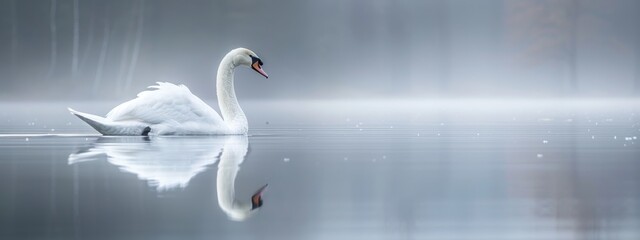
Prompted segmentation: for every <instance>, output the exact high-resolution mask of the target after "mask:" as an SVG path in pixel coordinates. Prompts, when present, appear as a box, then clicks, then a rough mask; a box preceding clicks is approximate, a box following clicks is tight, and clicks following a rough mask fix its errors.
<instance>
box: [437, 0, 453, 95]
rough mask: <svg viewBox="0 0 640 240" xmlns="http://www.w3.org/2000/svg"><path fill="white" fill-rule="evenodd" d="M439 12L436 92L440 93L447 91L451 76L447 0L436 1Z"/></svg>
mask: <svg viewBox="0 0 640 240" xmlns="http://www.w3.org/2000/svg"><path fill="white" fill-rule="evenodd" d="M438 5H439V9H440V13H439V14H438V15H439V16H438V46H439V48H438V56H439V57H440V63H439V64H438V66H439V67H440V70H439V76H438V92H439V94H441V95H444V94H447V93H448V92H449V82H450V78H451V33H450V29H449V28H450V25H449V1H447V0H440V1H439V2H438Z"/></svg>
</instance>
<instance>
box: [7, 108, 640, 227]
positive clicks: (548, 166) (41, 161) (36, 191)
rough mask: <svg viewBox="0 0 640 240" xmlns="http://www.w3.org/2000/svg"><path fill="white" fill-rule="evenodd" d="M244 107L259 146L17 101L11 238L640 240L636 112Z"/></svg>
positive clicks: (11, 113)
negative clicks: (103, 121) (256, 199)
mask: <svg viewBox="0 0 640 240" xmlns="http://www.w3.org/2000/svg"><path fill="white" fill-rule="evenodd" d="M241 103H242V104H243V107H244V110H245V112H246V114H247V116H248V118H249V121H250V134H249V136H247V137H244V136H227V137H224V136H223V137H102V136H99V135H97V134H96V133H95V132H94V131H93V130H92V129H91V128H90V127H88V126H87V125H85V124H84V123H83V122H81V121H80V120H79V119H76V118H75V117H73V116H71V115H69V114H68V112H66V107H67V106H70V107H73V108H75V109H77V110H80V111H86V112H91V113H96V114H101V115H102V114H105V113H106V112H107V111H108V110H109V109H110V107H112V106H114V105H115V103H91V102H89V103H81V104H78V103H0V133H1V134H0V192H1V195H0V238H1V239H640V140H638V137H640V102H639V101H637V100H624V99H621V100H606V101H604V100H557V101H555V100H545V101H524V100H519V101H513V100H447V101H443V100H431V101H391V102H386V101H343V102H340V101H332V102H320V101H318V102H314V101H306V102H284V101H282V102H277V101H274V102H251V101H246V102H241ZM265 184H268V187H267V189H266V191H265V192H264V194H263V205H262V207H261V208H259V209H258V210H248V209H249V208H250V205H251V204H250V203H251V195H252V194H253V193H254V192H255V191H256V190H258V189H259V188H260V187H262V186H264V185H265Z"/></svg>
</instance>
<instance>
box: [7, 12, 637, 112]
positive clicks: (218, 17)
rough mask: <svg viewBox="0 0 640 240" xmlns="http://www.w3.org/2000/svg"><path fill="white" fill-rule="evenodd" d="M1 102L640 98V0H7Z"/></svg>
mask: <svg viewBox="0 0 640 240" xmlns="http://www.w3.org/2000/svg"><path fill="white" fill-rule="evenodd" d="M0 18H1V19H0V73H1V74H0V81H1V85H0V100H5V101H28V100H73V99H83V100H124V99H130V98H133V97H134V96H135V94H136V93H138V92H140V91H141V90H143V89H144V88H145V87H146V86H149V85H152V84H153V83H154V82H156V81H169V82H173V83H180V84H185V85H187V86H188V87H189V88H190V89H191V90H192V92H194V93H195V94H196V95H198V96H201V97H202V98H203V99H213V98H215V92H214V88H215V79H214V78H215V72H216V69H217V66H218V63H219V61H220V60H221V58H222V57H223V56H224V55H225V54H226V53H227V52H228V51H229V50H231V49H233V48H236V47H247V48H250V49H252V50H254V51H255V52H256V53H257V54H258V55H259V56H260V57H261V58H262V59H263V61H264V62H265V65H264V68H265V70H266V72H267V73H269V75H270V78H269V79H268V80H264V79H263V78H262V77H260V76H259V75H257V74H255V73H254V72H253V71H251V70H248V69H247V70H240V71H237V72H236V91H237V92H238V95H239V97H240V98H241V99H345V98H363V99H366V98H431V97H631V96H639V95H640V24H639V23H640V1H636V0H582V1H581V0H513V1H510V0H482V1H478V0H404V1H390V0H389V1H387V0H374V1H370V0H323V1H300V0H282V1H259V0H218V1H171V0H162V1H160V0H158V1H153V0H146V1H145V0H136V1H130V0H110V1H99V0H2V1H1V2H0Z"/></svg>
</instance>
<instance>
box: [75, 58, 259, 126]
mask: <svg viewBox="0 0 640 240" xmlns="http://www.w3.org/2000/svg"><path fill="white" fill-rule="evenodd" d="M261 65H262V61H261V60H260V59H259V58H258V57H257V55H256V54H255V53H253V52H252V51H251V50H248V49H245V48H238V49H234V50H232V51H231V52H229V53H228V54H227V55H226V56H225V57H224V58H223V59H222V61H221V62H220V66H219V67H218V74H217V78H216V93H217V96H218V105H219V107H220V111H221V113H222V117H221V116H220V115H218V113H217V112H216V111H215V110H213V109H212V108H211V107H210V106H209V105H207V104H206V103H205V102H204V101H202V100H201V99H200V98H198V97H197V96H195V95H193V94H192V93H191V91H189V89H188V88H187V87H186V86H184V85H174V84H171V83H161V82H158V83H157V84H158V85H155V86H151V87H150V88H153V89H155V90H148V91H143V92H141V93H139V94H138V97H137V98H135V99H133V100H130V101H128V102H125V103H122V104H120V105H119V106H117V107H115V108H114V109H112V110H111V111H110V112H109V113H108V114H107V116H106V118H104V117H100V116H96V115H93V114H88V113H82V112H78V111H75V110H73V109H71V108H69V111H70V112H71V113H72V114H74V115H76V116H78V117H79V118H80V119H82V120H83V121H85V122H86V123H88V124H89V125H90V126H91V127H93V128H94V129H96V130H97V131H98V132H100V133H102V134H104V135H148V134H152V135H173V134H175V135H218V134H246V133H247V131H248V129H249V126H248V122H247V118H246V116H245V114H244V112H243V111H242V109H241V108H240V105H239V104H238V99H237V98H236V94H235V89H234V86H233V81H234V79H233V75H234V70H235V68H236V67H238V66H249V67H251V68H253V69H254V70H256V71H257V72H258V73H260V74H262V75H263V76H265V77H268V76H267V75H266V73H265V72H264V71H263V70H262V67H261Z"/></svg>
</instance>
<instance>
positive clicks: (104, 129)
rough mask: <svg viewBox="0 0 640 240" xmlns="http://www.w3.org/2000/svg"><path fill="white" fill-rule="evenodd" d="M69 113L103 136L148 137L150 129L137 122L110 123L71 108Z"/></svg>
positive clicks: (107, 120) (104, 119)
mask: <svg viewBox="0 0 640 240" xmlns="http://www.w3.org/2000/svg"><path fill="white" fill-rule="evenodd" d="M67 109H69V112H71V114H73V115H76V117H78V118H80V119H81V120H82V121H84V122H86V123H87V124H89V126H91V127H93V128H94V129H95V130H96V131H98V132H100V133H102V134H103V135H144V136H146V135H148V134H149V131H150V130H151V128H149V126H146V125H144V124H142V123H139V122H121V121H117V122H116V121H111V120H109V119H106V118H103V117H100V116H96V115H93V114H89V113H83V112H78V111H76V110H73V109H71V108H67Z"/></svg>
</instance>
